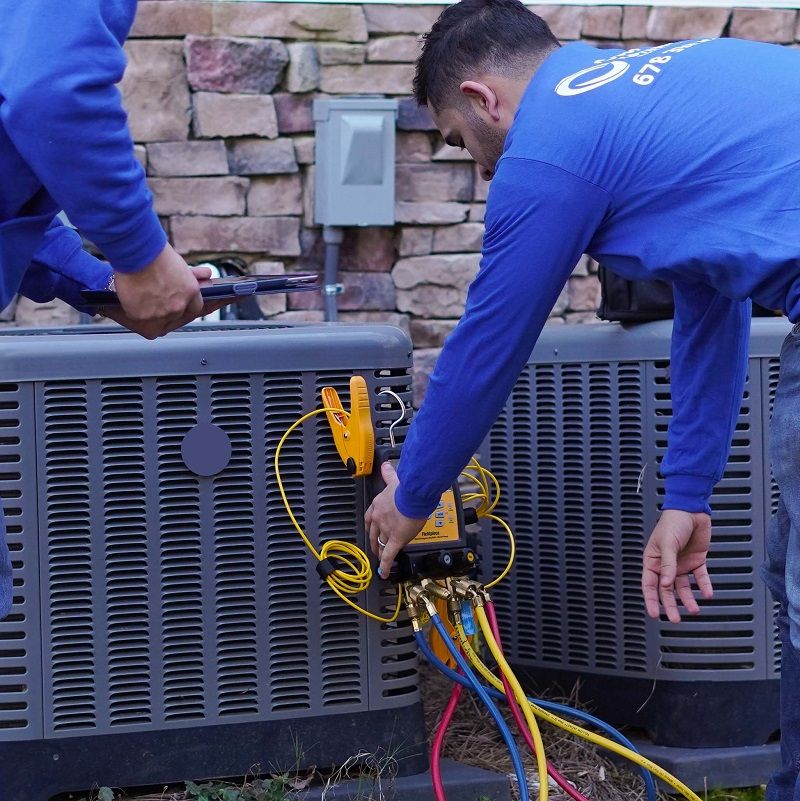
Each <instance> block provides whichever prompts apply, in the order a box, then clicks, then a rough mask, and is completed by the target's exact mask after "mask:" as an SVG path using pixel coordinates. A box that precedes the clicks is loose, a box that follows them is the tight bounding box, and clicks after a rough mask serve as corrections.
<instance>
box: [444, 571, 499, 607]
mask: <svg viewBox="0 0 800 801" xmlns="http://www.w3.org/2000/svg"><path fill="white" fill-rule="evenodd" d="M453 592H454V593H455V595H456V596H457V597H458V598H465V599H466V600H468V601H471V602H472V604H473V605H474V606H483V605H484V604H487V603H489V601H490V598H489V593H488V592H487V591H486V589H485V587H484V586H483V584H480V583H479V582H477V581H475V580H474V579H471V578H467V577H465V576H462V577H461V578H459V579H456V580H455V582H454V586H453Z"/></svg>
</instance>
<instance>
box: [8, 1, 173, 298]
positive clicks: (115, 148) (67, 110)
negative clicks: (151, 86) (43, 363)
mask: <svg viewBox="0 0 800 801" xmlns="http://www.w3.org/2000/svg"><path fill="white" fill-rule="evenodd" d="M135 13H136V0H70V2H68V3H64V2H60V0H25V2H23V3H0V306H4V305H6V304H7V303H8V302H9V301H10V300H11V299H12V297H13V295H14V294H15V293H16V292H18V291H19V292H22V293H23V294H25V295H28V296H29V297H31V298H32V299H34V300H48V299H52V298H53V297H61V298H62V299H63V300H66V301H67V302H68V303H71V304H72V305H74V306H77V307H78V308H80V307H81V298H80V294H79V290H80V289H81V288H87V287H91V288H97V287H101V286H103V285H105V284H106V283H107V282H108V279H109V277H110V268H109V267H108V266H104V265H101V263H100V262H98V261H97V260H96V259H93V258H92V257H91V256H89V255H88V254H86V253H84V252H83V251H81V250H80V247H79V246H80V239H79V237H78V236H77V234H75V232H74V231H72V230H71V229H69V228H68V227H67V226H63V225H61V224H59V223H58V222H57V221H56V220H55V216H56V214H57V213H58V211H59V210H61V209H63V210H65V211H66V212H67V215H68V216H69V218H70V221H71V222H72V223H73V224H74V225H75V226H77V228H78V229H79V230H80V231H81V232H82V233H83V234H84V235H85V236H86V237H88V238H89V239H91V240H92V241H93V242H94V243H95V244H96V245H97V246H98V247H99V248H100V249H101V250H102V252H103V254H104V255H105V256H106V258H107V259H108V260H109V262H110V263H111V265H112V266H113V268H114V269H115V270H117V271H121V272H131V271H136V270H138V269H141V268H142V267H144V266H145V265H146V264H147V263H148V262H150V261H152V260H153V259H154V258H155V257H156V256H157V255H158V253H159V252H160V251H161V250H162V248H163V247H164V245H165V244H166V236H165V234H164V231H163V229H162V227H161V225H160V223H159V220H158V217H157V216H156V214H155V212H154V211H153V208H152V202H151V200H152V197H151V194H150V192H149V190H148V188H147V184H146V181H145V176H144V171H143V169H142V167H141V165H140V164H139V163H138V161H137V160H136V158H135V157H134V154H133V142H132V140H131V136H130V133H129V130H128V124H127V115H126V113H125V110H124V109H123V107H122V102H121V97H120V93H119V90H118V89H117V87H116V85H115V84H117V82H118V81H119V80H120V79H121V77H122V74H123V72H124V69H125V63H126V60H125V54H124V52H123V50H122V44H123V42H124V41H125V38H126V36H127V34H128V31H129V30H130V27H131V25H132V24H133V18H134V15H135Z"/></svg>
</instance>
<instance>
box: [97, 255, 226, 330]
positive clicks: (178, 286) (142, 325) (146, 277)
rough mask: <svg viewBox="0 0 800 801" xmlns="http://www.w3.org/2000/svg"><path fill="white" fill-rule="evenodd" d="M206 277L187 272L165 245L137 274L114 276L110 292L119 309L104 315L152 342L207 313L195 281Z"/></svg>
mask: <svg viewBox="0 0 800 801" xmlns="http://www.w3.org/2000/svg"><path fill="white" fill-rule="evenodd" d="M210 277H211V272H210V271H209V270H208V268H206V267H193V268H191V269H190V268H189V267H188V265H187V264H186V262H185V261H184V260H183V258H182V257H181V256H179V255H178V254H177V253H176V252H175V251H174V250H173V249H172V247H171V246H170V245H166V246H165V248H164V250H162V251H161V253H160V254H159V255H158V256H157V257H156V258H155V259H154V260H153V261H151V262H150V264H148V265H147V266H146V267H145V268H144V269H142V270H139V272H136V273H115V274H114V288H115V290H116V292H117V296H118V297H119V300H120V303H121V304H122V308H121V309H115V310H114V311H111V310H108V311H107V312H106V313H107V314H108V316H109V317H111V318H112V319H113V320H116V321H117V322H119V323H121V324H122V325H124V326H125V327H126V328H130V330H131V331H135V332H136V333H137V334H141V335H142V336H143V337H145V338H146V339H155V338H156V337H160V336H163V335H164V334H166V333H168V332H170V331H173V330H175V329H176V328H180V327H181V326H182V325H185V324H186V323H188V322H190V321H191V320H194V319H195V318H196V317H199V316H200V315H202V314H204V313H207V312H208V311H209V309H205V310H204V308H203V299H202V296H201V295H200V283H199V281H202V280H206V279H208V278H210ZM217 308H219V307H217Z"/></svg>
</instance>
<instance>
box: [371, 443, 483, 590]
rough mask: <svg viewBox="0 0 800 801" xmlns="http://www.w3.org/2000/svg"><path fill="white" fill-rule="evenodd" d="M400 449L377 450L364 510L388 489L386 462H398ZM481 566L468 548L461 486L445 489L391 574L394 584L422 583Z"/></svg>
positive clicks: (399, 555) (463, 573) (380, 448)
mask: <svg viewBox="0 0 800 801" xmlns="http://www.w3.org/2000/svg"><path fill="white" fill-rule="evenodd" d="M400 452H401V451H400V448H397V447H394V448H392V447H388V446H380V447H378V448H376V449H375V458H374V460H373V465H372V474H371V475H370V476H367V477H366V478H365V480H364V490H365V498H364V508H365V509H366V508H367V507H368V506H369V505H370V503H372V499H373V498H374V497H375V496H376V495H378V494H379V493H380V492H382V491H383V489H384V488H385V487H386V484H385V483H384V481H383V478H382V477H381V465H382V464H383V463H384V462H393V463H394V462H396V461H397V460H398V459H399V458H400ZM477 567H478V558H477V555H476V553H475V551H474V550H473V549H472V548H470V547H468V545H467V536H466V529H465V523H464V508H463V506H462V504H461V492H460V491H459V489H458V485H457V484H453V486H452V487H451V488H450V489H448V490H445V492H444V493H443V494H442V497H441V499H440V500H439V504H438V506H437V507H436V509H434V511H433V513H432V514H431V515H430V517H428V519H427V520H426V521H425V524H424V525H423V527H422V530H421V531H420V532H419V534H417V536H416V537H414V539H413V540H411V542H409V543H408V545H406V547H405V548H403V550H402V551H401V552H400V553H399V554H398V556H397V561H396V562H395V563H394V565H393V566H392V572H391V573H390V574H389V579H390V580H391V581H398V582H399V581H414V582H417V581H420V580H421V579H423V578H444V577H445V576H450V575H459V576H463V575H467V574H469V573H470V572H472V571H473V570H474V569H475V568H477Z"/></svg>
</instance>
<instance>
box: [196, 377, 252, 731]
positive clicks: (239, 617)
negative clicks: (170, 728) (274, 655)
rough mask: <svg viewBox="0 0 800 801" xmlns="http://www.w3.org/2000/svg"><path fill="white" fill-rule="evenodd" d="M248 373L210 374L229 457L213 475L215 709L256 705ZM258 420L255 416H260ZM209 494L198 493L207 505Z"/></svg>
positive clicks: (244, 709) (233, 711)
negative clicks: (217, 472) (230, 447)
mask: <svg viewBox="0 0 800 801" xmlns="http://www.w3.org/2000/svg"><path fill="white" fill-rule="evenodd" d="M253 400H254V399H253V392H252V384H251V378H250V376H247V375H226V376H216V377H214V378H213V379H212V380H211V416H212V422H213V423H215V424H216V425H218V426H219V427H220V428H221V429H222V430H223V431H225V433H226V434H227V435H228V436H229V437H230V440H231V446H232V455H231V461H230V462H229V464H228V466H227V467H226V468H225V470H223V471H222V472H221V473H219V474H218V475H216V476H215V477H214V478H213V503H214V508H213V512H212V511H211V510H209V511H208V512H207V513H204V517H206V519H207V518H208V517H210V516H212V515H213V520H214V545H213V547H214V560H213V561H214V615H215V619H214V625H215V640H216V642H215V646H216V655H217V659H216V692H215V693H214V695H213V697H214V698H215V699H216V701H215V702H216V703H217V705H218V710H217V711H218V714H219V715H220V716H226V715H245V714H253V713H257V712H258V711H259V703H258V622H257V605H258V599H257V581H256V568H257V561H256V537H257V536H260V532H258V533H257V532H256V525H255V509H256V507H257V501H256V498H255V493H254V491H253V476H254V474H255V472H256V471H255V465H254V447H253V432H254V430H255V428H256V427H255V426H254V422H255V421H254V420H253V416H252V410H253V408H254V403H253ZM259 425H260V422H259ZM211 500H212V499H210V498H206V497H203V499H202V503H203V504H204V505H205V506H206V507H208V505H209V504H210V502H211Z"/></svg>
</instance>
